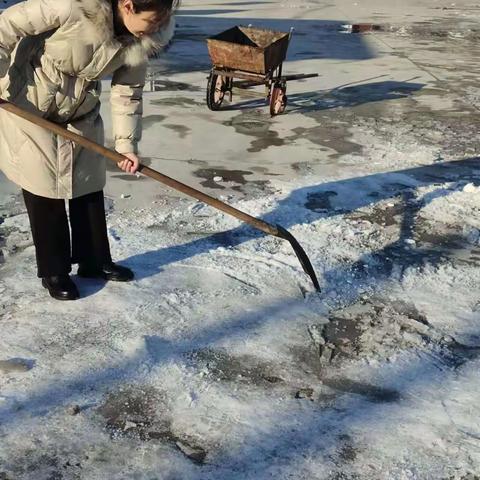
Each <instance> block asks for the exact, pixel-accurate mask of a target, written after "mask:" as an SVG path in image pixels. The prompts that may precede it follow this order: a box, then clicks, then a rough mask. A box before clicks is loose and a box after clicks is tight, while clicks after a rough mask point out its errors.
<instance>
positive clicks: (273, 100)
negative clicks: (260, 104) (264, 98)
mask: <svg viewBox="0 0 480 480" xmlns="http://www.w3.org/2000/svg"><path fill="white" fill-rule="evenodd" d="M286 107H287V87H286V85H278V84H275V85H273V86H272V89H271V91H270V115H271V116H272V117H273V116H275V115H279V114H281V113H283V112H284V111H285V108H286Z"/></svg>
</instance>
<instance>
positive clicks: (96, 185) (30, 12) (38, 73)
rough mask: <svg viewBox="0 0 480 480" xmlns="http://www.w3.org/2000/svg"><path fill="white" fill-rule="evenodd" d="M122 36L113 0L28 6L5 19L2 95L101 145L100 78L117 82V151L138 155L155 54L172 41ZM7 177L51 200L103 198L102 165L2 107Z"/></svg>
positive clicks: (0, 136) (1, 145) (37, 1)
mask: <svg viewBox="0 0 480 480" xmlns="http://www.w3.org/2000/svg"><path fill="white" fill-rule="evenodd" d="M173 25H174V22H173V18H172V19H171V21H170V23H169V25H168V26H167V27H165V28H164V30H163V31H161V32H159V33H158V34H156V35H154V36H148V37H147V36H144V37H142V39H141V40H139V39H137V38H135V37H133V36H130V35H129V36H128V37H116V36H115V35H114V29H113V12H112V3H111V0H27V1H26V2H22V3H19V4H17V5H15V6H13V7H10V8H8V9H6V10H5V11H4V12H3V13H2V14H1V15H0V96H1V97H2V98H3V99H5V100H8V101H10V102H13V103H15V104H16V105H18V106H20V107H22V108H24V109H26V110H29V111H31V112H35V113H36V114H38V115H41V116H42V117H44V118H48V119H50V120H52V121H54V122H56V123H60V124H64V125H65V126H66V127H67V128H68V129H69V130H72V131H74V132H76V133H79V134H81V135H84V136H85V137H88V138H90V139H91V140H94V141H96V142H98V143H103V137H104V135H103V124H102V120H101V118H100V115H99V108H100V104H99V96H100V81H99V80H100V79H101V78H104V77H107V76H109V75H111V76H112V89H111V96H110V98H111V106H112V124H113V137H114V139H115V149H116V150H117V151H118V152H120V153H130V152H134V153H136V151H137V142H138V141H139V139H140V136H141V116H142V90H143V84H144V82H145V71H146V63H147V59H148V55H150V54H151V53H153V51H155V50H158V49H159V48H161V47H162V46H163V45H165V44H166V43H168V41H169V39H170V38H171V36H172V34H173ZM0 169H1V170H3V172H4V173H5V174H6V175H7V177H8V178H10V180H12V181H13V182H15V183H17V184H18V185H19V186H21V187H22V188H24V189H26V190H28V191H30V192H32V193H34V194H36V195H41V196H44V197H49V198H72V197H78V196H82V195H85V194H87V193H91V192H95V191H99V190H101V189H102V188H103V187H104V185H105V170H106V168H105V159H104V158H102V157H101V156H99V155H96V154H93V153H91V152H89V151H87V150H85V149H83V148H81V147H79V146H77V145H75V144H73V143H72V142H71V141H69V140H65V139H63V138H61V137H59V136H57V135H54V134H52V133H49V132H47V131H46V130H44V129H42V128H40V127H37V126H35V125H33V124H31V123H29V122H27V121H25V120H22V119H20V118H19V117H16V116H14V115H13V114H10V113H8V112H6V111H4V110H1V109H0Z"/></svg>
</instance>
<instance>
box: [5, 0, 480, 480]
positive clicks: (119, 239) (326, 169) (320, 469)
mask: <svg viewBox="0 0 480 480" xmlns="http://www.w3.org/2000/svg"><path fill="white" fill-rule="evenodd" d="M387 3H388V2H379V1H375V0H365V1H362V2H353V1H351V0H337V1H335V2H333V3H329V2H323V1H307V0H299V1H297V2H295V3H282V2H277V1H257V2H248V1H237V2H228V3H227V2H216V3H208V4H207V3H206V2H201V1H199V0H195V1H189V2H186V1H185V2H183V7H182V11H181V12H180V15H179V17H178V25H179V27H178V31H177V37H176V41H175V42H174V44H173V45H172V47H171V49H170V50H169V51H168V53H167V54H166V55H165V56H164V57H163V58H162V59H160V60H156V61H154V62H152V65H151V68H150V74H151V80H152V82H151V84H150V83H149V84H148V85H147V88H146V93H145V131H144V139H143V141H142V144H141V153H142V155H143V158H144V160H145V163H147V164H149V165H150V166H152V167H153V168H156V169H159V170H161V171H162V172H164V173H167V174H169V175H171V176H173V177H175V178H178V179H180V180H182V181H185V182H186V183H189V184H191V185H193V186H196V187H199V188H201V189H202V190H205V191H206V192H208V193H210V194H212V195H214V196H217V197H219V198H222V199H223V200H226V201H228V202H229V203H231V204H232V205H234V206H236V207H237V208H239V209H241V210H243V211H245V212H248V213H250V214H252V215H255V216H259V217H261V218H263V219H264V220H266V221H268V222H270V223H278V224H280V225H282V226H284V227H286V228H288V229H289V230H290V231H291V232H292V233H293V234H294V235H295V236H296V237H297V239H298V240H299V241H300V243H301V244H302V245H303V247H304V248H305V250H306V251H307V253H308V254H309V256H310V258H311V260H312V263H313V264H314V267H315V269H316V271H317V274H318V276H319V279H320V283H321V286H322V292H321V293H320V294H318V293H315V291H314V289H313V287H312V285H311V283H310V281H309V278H308V277H306V276H305V274H304V273H303V272H302V270H301V267H300V265H299V264H298V261H297V259H296V257H295V256H294V254H293V251H292V250H291V248H290V246H289V245H288V243H286V242H284V241H282V240H279V239H276V238H272V237H266V236H263V235H260V234H257V233H256V232H255V231H253V230H252V229H250V228H247V227H244V226H242V225H240V223H239V222H238V221H236V220H235V219H232V218H230V217H227V216H225V215H223V214H221V213H219V212H217V211H215V210H213V209H211V208H210V207H207V206H205V205H202V204H199V203H198V202H196V201H194V200H191V199H188V198H184V197H182V196H181V195H180V194H177V193H176V192H172V191H169V190H168V189H167V188H166V187H163V186H161V185H160V184H158V183H156V182H154V181H152V180H149V179H144V178H136V177H130V176H127V175H125V174H123V173H122V172H120V171H119V170H115V168H114V167H112V168H111V170H110V171H109V181H108V185H107V188H106V194H107V207H108V210H109V214H108V225H109V234H110V242H111V246H112V251H113V254H114V258H115V259H116V260H118V261H121V262H122V263H123V264H125V265H128V266H130V267H131V268H132V269H133V270H134V271H135V272H136V275H137V277H136V280H135V281H134V282H133V283H131V284H115V283H109V284H104V283H102V282H100V281H93V280H85V279H80V278H77V277H76V276H74V280H75V281H76V282H77V284H78V286H79V289H80V292H81V295H82V298H81V299H80V300H78V301H76V302H58V301H55V300H53V299H50V297H48V296H47V294H46V292H45V290H43V289H42V288H41V286H40V283H39V280H38V279H37V278H36V275H35V274H36V272H35V260H34V251H33V247H32V240H31V236H30V232H29V226H28V219H27V216H26V213H25V208H24V206H23V203H22V201H21V197H20V196H19V195H18V190H17V189H16V188H15V186H12V185H11V184H9V183H8V182H6V181H5V180H2V183H0V189H1V191H0V193H1V195H0V218H1V219H2V220H1V223H0V249H1V251H2V253H1V255H0V263H1V266H0V295H1V297H0V298H1V300H0V312H1V313H0V315H1V316H0V332H1V334H0V479H1V480H7V479H8V480H53V479H65V480H74V479H75V480H77V479H78V480H104V479H122V480H123V479H132V480H133V479H135V480H154V479H157V480H217V479H222V480H223V479H227V480H237V479H238V480H264V479H267V478H277V479H282V480H283V479H301V480H307V479H308V480H310V479H318V480H320V479H321V480H327V479H328V480H357V479H360V480H370V479H372V480H377V479H378V480H384V479H392V480H407V479H409V480H413V479H415V480H417V479H418V480H430V479H431V480H474V479H478V478H480V420H479V418H480V407H479V402H480V378H479V375H478V371H479V367H480V326H479V322H480V294H479V286H480V269H479V266H480V210H479V208H480V207H479V204H480V166H479V165H478V158H477V150H478V147H477V129H478V122H479V115H478V107H479V104H480V102H479V97H480V89H479V88H478V86H477V82H478V76H479V73H480V68H479V63H478V58H480V56H479V53H480V52H479V47H478V37H479V34H480V32H479V28H478V14H479V7H478V5H474V4H471V3H469V2H468V1H462V2H456V3H451V2H446V1H439V0H422V1H415V2H413V1H408V2H401V3H400V2H391V3H394V5H388V4H387ZM400 5H401V6H400ZM358 22H373V23H375V24H377V25H379V26H381V29H380V30H377V31H375V32H374V33H367V34H362V35H359V34H349V33H345V32H348V31H349V29H348V28H347V27H342V25H349V24H352V23H358ZM237 23H239V24H245V23H252V24H254V25H266V26H272V27H274V28H280V29H282V30H288V28H289V27H290V26H294V27H295V33H294V36H293V40H292V45H291V48H290V50H289V57H288V60H289V61H288V62H287V63H286V64H285V70H286V73H309V72H318V73H319V74H320V76H319V77H318V78H314V79H309V80H305V81H301V82H291V83H289V85H288V94H289V106H288V109H287V113H286V114H285V115H282V116H278V117H275V118H273V119H271V118H270V116H269V115H268V109H267V107H265V106H264V104H263V103H262V101H261V98H262V89H252V90H248V91H244V92H242V91H238V92H237V91H235V93H234V99H233V100H234V101H233V103H232V104H231V105H228V104H227V105H226V107H227V108H226V109H224V110H222V111H219V112H211V111H209V110H208V109H207V107H206V105H205V99H204V97H205V87H206V75H207V73H208V70H209V68H210V62H209V58H208V55H207V51H206V46H205V41H204V40H205V37H206V36H208V35H210V34H213V33H218V32H220V31H221V30H223V29H226V28H227V27H229V26H232V25H235V24H237ZM104 87H105V88H104V96H105V105H104V116H105V123H106V125H107V128H108V125H109V110H108V82H105V84H104Z"/></svg>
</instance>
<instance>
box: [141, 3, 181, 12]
mask: <svg viewBox="0 0 480 480" xmlns="http://www.w3.org/2000/svg"><path fill="white" fill-rule="evenodd" d="M132 4H133V8H134V9H135V11H136V12H145V11H147V10H149V11H150V10H158V11H171V12H173V11H175V10H176V9H177V8H178V6H179V4H180V0H132Z"/></svg>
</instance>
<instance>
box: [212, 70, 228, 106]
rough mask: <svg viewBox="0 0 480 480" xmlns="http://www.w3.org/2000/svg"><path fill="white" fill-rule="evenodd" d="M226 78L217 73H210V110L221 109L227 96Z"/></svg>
mask: <svg viewBox="0 0 480 480" xmlns="http://www.w3.org/2000/svg"><path fill="white" fill-rule="evenodd" d="M226 80H227V79H226V78H224V77H222V76H221V75H216V74H215V73H210V76H209V77H208V84H207V106H208V108H209V109H210V110H220V106H221V105H222V102H223V99H224V97H225V92H226V87H227V82H226Z"/></svg>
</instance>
